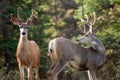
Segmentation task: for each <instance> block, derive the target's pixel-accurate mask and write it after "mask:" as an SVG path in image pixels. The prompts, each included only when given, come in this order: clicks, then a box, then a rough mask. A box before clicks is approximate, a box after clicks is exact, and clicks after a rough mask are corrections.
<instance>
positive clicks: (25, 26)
mask: <svg viewBox="0 0 120 80" xmlns="http://www.w3.org/2000/svg"><path fill="white" fill-rule="evenodd" d="M21 10H22V9H21V8H20V7H18V8H17V17H15V16H13V14H11V21H12V22H13V24H15V25H18V26H19V28H20V34H22V35H26V33H27V31H28V29H29V26H30V25H32V24H34V23H35V22H36V18H35V16H33V14H34V13H33V10H32V14H31V16H30V18H29V19H28V20H27V21H26V22H23V21H22V19H21V17H20V12H21Z"/></svg>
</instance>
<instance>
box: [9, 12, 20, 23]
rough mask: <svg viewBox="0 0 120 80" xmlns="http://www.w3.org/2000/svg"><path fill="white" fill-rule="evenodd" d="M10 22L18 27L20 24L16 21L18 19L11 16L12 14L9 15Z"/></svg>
mask: <svg viewBox="0 0 120 80" xmlns="http://www.w3.org/2000/svg"><path fill="white" fill-rule="evenodd" d="M11 21H12V23H13V24H15V25H19V23H20V22H19V20H18V18H17V17H15V16H13V14H11Z"/></svg>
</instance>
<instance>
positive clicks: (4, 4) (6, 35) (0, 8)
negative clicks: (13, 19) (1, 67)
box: [0, 0, 11, 72]
mask: <svg viewBox="0 0 120 80" xmlns="http://www.w3.org/2000/svg"><path fill="white" fill-rule="evenodd" d="M8 6H9V1H8V0H2V1H0V14H1V15H5V13H6V12H7V9H8ZM0 19H1V22H0V28H1V30H2V36H3V41H4V43H7V41H8V40H9V39H10V32H9V27H8V26H7V23H8V18H6V17H4V16H0ZM3 51H4V57H5V66H6V67H7V72H8V71H9V68H10V61H11V57H10V49H9V48H8V47H7V46H5V47H4V49H3Z"/></svg>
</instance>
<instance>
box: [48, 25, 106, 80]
mask: <svg viewBox="0 0 120 80" xmlns="http://www.w3.org/2000/svg"><path fill="white" fill-rule="evenodd" d="M90 29H91V27H90ZM91 31H92V30H90V31H88V32H87V33H86V34H85V35H84V36H83V37H80V38H78V39H77V42H79V43H85V44H88V43H89V44H90V45H91V47H87V48H86V47H81V46H80V45H78V44H76V43H74V42H72V41H70V40H69V39H66V38H63V37H60V38H55V39H53V40H51V41H50V42H49V47H48V55H49V56H50V59H51V61H52V66H51V68H50V69H49V70H48V72H47V73H48V75H49V76H50V79H51V80H58V79H57V76H58V74H59V73H60V72H61V71H62V70H63V69H64V67H66V66H68V65H69V66H70V67H72V68H73V69H76V70H78V71H82V70H87V71H88V75H89V80H97V77H96V70H97V69H99V68H100V67H102V66H103V64H104V62H105V48H104V46H103V44H102V42H101V41H100V40H99V39H97V38H96V36H95V35H93V34H92V33H91Z"/></svg>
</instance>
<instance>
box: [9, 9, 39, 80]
mask: <svg viewBox="0 0 120 80" xmlns="http://www.w3.org/2000/svg"><path fill="white" fill-rule="evenodd" d="M20 11H21V8H18V9H17V17H15V16H13V14H11V20H12V22H13V24H15V25H17V26H19V29H20V38H19V42H18V45H17V53H16V57H17V61H18V65H19V70H20V80H24V69H26V70H27V72H28V80H33V73H32V68H33V67H34V68H35V73H36V80H40V78H39V63H40V49H39V47H38V45H37V43H36V42H35V41H33V40H29V39H28V29H29V27H30V25H32V24H33V23H35V22H36V21H35V20H36V18H35V16H33V10H32V14H31V17H30V18H29V19H28V20H27V22H23V21H22V20H21V17H20Z"/></svg>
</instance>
